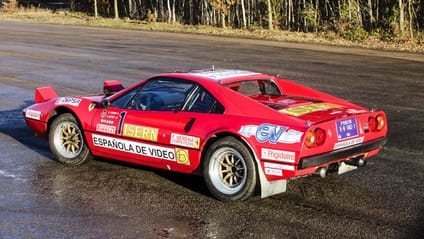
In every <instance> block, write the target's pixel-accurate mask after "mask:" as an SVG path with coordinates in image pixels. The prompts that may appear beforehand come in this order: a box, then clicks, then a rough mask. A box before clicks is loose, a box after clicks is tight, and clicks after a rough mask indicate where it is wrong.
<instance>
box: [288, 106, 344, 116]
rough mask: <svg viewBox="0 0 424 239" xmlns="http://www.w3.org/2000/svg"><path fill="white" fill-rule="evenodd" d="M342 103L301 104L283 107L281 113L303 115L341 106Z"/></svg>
mask: <svg viewBox="0 0 424 239" xmlns="http://www.w3.org/2000/svg"><path fill="white" fill-rule="evenodd" d="M341 107H342V106H341V105H337V104H332V103H314V104H309V105H301V106H296V107H292V108H287V109H282V110H280V112H281V113H285V114H288V115H292V116H301V115H306V114H309V113H312V112H316V111H321V110H329V109H335V108H341Z"/></svg>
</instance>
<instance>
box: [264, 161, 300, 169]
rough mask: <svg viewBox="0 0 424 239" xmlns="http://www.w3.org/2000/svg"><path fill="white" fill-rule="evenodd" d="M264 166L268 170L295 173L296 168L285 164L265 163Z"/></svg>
mask: <svg viewBox="0 0 424 239" xmlns="http://www.w3.org/2000/svg"><path fill="white" fill-rule="evenodd" d="M264 166H265V167H266V168H275V169H281V170H289V171H294V166H293V165H285V164H278V163H268V162H265V163H264Z"/></svg>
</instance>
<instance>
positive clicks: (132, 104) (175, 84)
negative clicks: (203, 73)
mask: <svg viewBox="0 0 424 239" xmlns="http://www.w3.org/2000/svg"><path fill="white" fill-rule="evenodd" d="M193 86H194V84H193V83H192V82H189V81H184V80H180V79H173V78H164V77H158V78H155V79H151V80H149V81H148V82H146V84H144V85H143V86H141V88H139V89H138V90H135V92H134V93H132V92H130V93H128V97H127V96H125V98H128V102H127V103H126V106H125V108H128V109H134V110H151V111H175V110H179V109H181V107H182V105H183V104H184V101H185V99H186V97H187V95H188V94H189V93H190V91H191V90H192V89H193ZM123 98H124V97H123ZM117 101H122V102H124V101H125V100H124V99H122V100H121V99H118V100H117Z"/></svg>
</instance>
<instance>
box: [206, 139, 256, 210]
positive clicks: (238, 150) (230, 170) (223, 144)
mask: <svg viewBox="0 0 424 239" xmlns="http://www.w3.org/2000/svg"><path fill="white" fill-rule="evenodd" d="M202 164H203V165H202V166H203V177H204V180H205V183H206V186H207V187H208V189H209V191H210V192H211V193H212V194H213V195H214V196H215V197H216V198H217V199H218V200H221V201H224V202H232V201H244V200H246V199H248V198H249V197H250V196H252V195H253V193H254V192H255V188H256V183H257V172H256V166H255V162H254V161H253V157H252V154H251V153H250V151H249V150H248V149H247V147H246V146H245V145H244V144H243V143H241V142H240V141H239V140H237V139H236V138H234V137H231V136H228V137H225V138H222V139H219V140H217V141H216V142H214V143H212V144H211V146H210V147H209V148H208V150H207V152H206V154H205V158H204V160H203V163H202Z"/></svg>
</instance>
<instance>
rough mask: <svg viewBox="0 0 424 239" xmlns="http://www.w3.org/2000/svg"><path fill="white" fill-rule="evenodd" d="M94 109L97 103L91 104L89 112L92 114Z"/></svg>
mask: <svg viewBox="0 0 424 239" xmlns="http://www.w3.org/2000/svg"><path fill="white" fill-rule="evenodd" d="M94 107H96V103H91V104H90V105H89V106H88V112H91V111H92V110H94Z"/></svg>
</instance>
